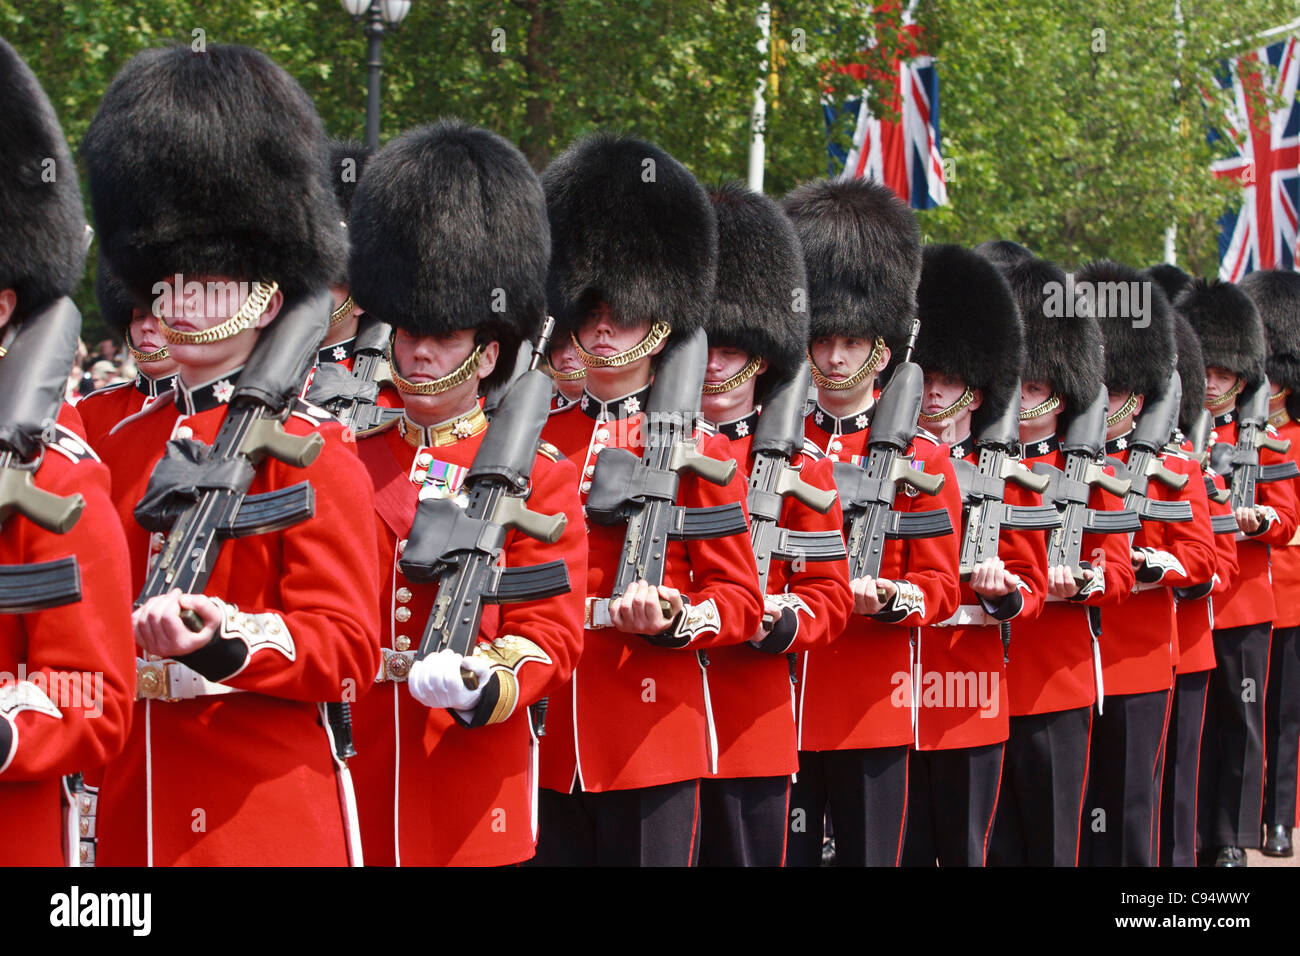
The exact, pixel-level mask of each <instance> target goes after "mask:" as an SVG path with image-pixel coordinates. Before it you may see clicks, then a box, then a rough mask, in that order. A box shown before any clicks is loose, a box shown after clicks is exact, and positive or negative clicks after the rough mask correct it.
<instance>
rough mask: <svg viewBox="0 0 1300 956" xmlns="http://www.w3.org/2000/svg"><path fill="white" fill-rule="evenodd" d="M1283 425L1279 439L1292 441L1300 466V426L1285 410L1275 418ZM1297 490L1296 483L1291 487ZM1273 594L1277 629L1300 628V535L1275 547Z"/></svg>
mask: <svg viewBox="0 0 1300 956" xmlns="http://www.w3.org/2000/svg"><path fill="white" fill-rule="evenodd" d="M1274 418H1275V420H1276V421H1278V422H1281V424H1279V425H1277V437H1278V438H1282V439H1290V441H1291V448H1290V450H1289V451H1288V452H1287V453H1286V457H1287V458H1290V459H1291V460H1292V461H1294V462H1297V463H1300V423H1297V422H1296V421H1295V420H1294V419H1292V418H1291V417H1290V416H1289V415H1287V414H1286V410H1285V409H1283V411H1282V412H1281V413H1280V415H1277V416H1274ZM1291 487H1292V489H1293V490H1294V489H1295V487H1296V486H1295V484H1294V483H1293V484H1292V486H1291ZM1272 558H1273V595H1274V598H1275V603H1276V605H1277V613H1276V614H1275V615H1274V617H1273V626H1274V627H1297V626H1300V533H1298V534H1296V535H1293V536H1292V538H1291V541H1290V543H1289V544H1287V545H1286V546H1280V545H1279V546H1278V547H1275V548H1273V554H1272Z"/></svg>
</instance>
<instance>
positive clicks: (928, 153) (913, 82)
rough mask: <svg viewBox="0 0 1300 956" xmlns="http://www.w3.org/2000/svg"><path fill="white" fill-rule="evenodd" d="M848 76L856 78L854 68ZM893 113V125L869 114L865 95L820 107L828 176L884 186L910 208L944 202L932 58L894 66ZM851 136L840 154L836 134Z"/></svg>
mask: <svg viewBox="0 0 1300 956" xmlns="http://www.w3.org/2000/svg"><path fill="white" fill-rule="evenodd" d="M849 72H852V73H855V75H856V71H855V70H853V68H852V67H849ZM893 72H894V90H893V95H892V98H891V99H892V102H891V104H890V106H891V109H892V111H893V112H894V114H895V115H897V116H898V120H897V121H892V120H883V119H881V118H880V117H878V116H875V115H873V114H872V112H871V108H870V106H869V105H868V103H867V99H866V97H865V96H862V97H858V98H855V99H851V100H846V101H845V102H843V103H841V104H839V105H838V106H836V105H835V104H832V103H826V104H823V107H822V109H823V112H824V113H825V116H826V126H827V128H828V130H829V131H830V133H831V134H832V135H831V137H830V142H829V146H828V150H829V152H830V162H829V174H830V175H831V176H834V175H836V174H837V173H838V174H839V175H840V176H842V177H843V178H845V179H857V178H866V179H870V180H874V181H875V182H879V183H884V184H885V185H886V186H888V187H889V188H890V189H892V190H893V191H894V192H895V193H896V194H897V195H898V197H899V198H901V199H904V200H906V201H907V202H908V203H909V204H910V205H911V206H912V208H913V209H931V208H933V207H934V206H943V205H946V204H947V202H948V186H947V183H946V181H945V179H944V170H943V155H942V154H941V153H940V150H939V74H938V72H937V70H936V69H935V65H934V58H933V57H930V56H916V57H913V58H911V59H909V60H898V61H897V62H896V63H895V64H894V69H893ZM849 128H852V131H853V139H852V142H853V145H852V148H850V149H847V150H846V149H844V148H843V147H842V146H840V145H839V142H838V141H837V139H838V138H839V137H837V136H836V134H837V133H841V132H847V131H848V129H849Z"/></svg>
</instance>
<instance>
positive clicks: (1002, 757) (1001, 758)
mask: <svg viewBox="0 0 1300 956" xmlns="http://www.w3.org/2000/svg"><path fill="white" fill-rule="evenodd" d="M1006 759H1007V745H1006V742H1005V741H1003V743H1002V748H1001V749H1000V750H999V751H998V788H997V791H996V792H995V793H994V794H993V808H992V810H991V812H990V813H989V825H988V826H986V827H985V828H984V852H982V853H981V854H980V866H984V865H986V864H987V863H988V860H989V837H990V836H991V835H992V833H993V821H994V820H995V819H996V818H997V815H998V798H999V797H1001V796H1002V766H1003V764H1005V763H1006Z"/></svg>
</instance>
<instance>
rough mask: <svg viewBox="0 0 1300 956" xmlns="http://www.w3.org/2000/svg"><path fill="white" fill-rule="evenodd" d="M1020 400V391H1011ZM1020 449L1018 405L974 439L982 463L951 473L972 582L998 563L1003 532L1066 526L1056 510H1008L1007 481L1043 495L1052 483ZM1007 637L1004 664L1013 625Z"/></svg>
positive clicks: (963, 573)
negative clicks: (961, 508) (987, 564)
mask: <svg viewBox="0 0 1300 956" xmlns="http://www.w3.org/2000/svg"><path fill="white" fill-rule="evenodd" d="M1010 393H1011V394H1012V395H1017V396H1018V395H1019V394H1020V389H1019V388H1018V387H1017V388H1015V389H1012V390H1010ZM1019 445H1020V409H1019V406H1018V404H1017V403H1016V402H1014V401H1011V402H1008V403H1007V407H1006V408H1005V409H1003V411H1002V413H1001V414H1000V415H999V416H998V417H997V418H995V419H991V420H989V421H988V422H986V423H985V424H984V425H983V427H981V428H980V430H979V432H978V433H977V434H976V436H975V447H976V448H977V449H979V461H978V463H977V464H974V465H972V464H971V463H970V462H968V461H966V460H965V459H960V458H959V459H954V460H953V463H952V468H953V471H954V473H956V475H957V485H958V487H959V488H960V489H961V493H962V500H963V503H964V504H965V512H966V517H965V527H964V528H963V529H962V539H961V559H960V565H959V566H960V577H961V580H963V581H969V580H970V578H971V573H972V571H973V569H974V568H975V566H976V565H977V564H979V563H980V562H981V561H986V560H988V559H989V558H994V557H997V554H998V539H999V537H1000V536H1001V534H1002V529H1003V528H1013V529H1017V530H1023V531H1051V530H1053V529H1055V528H1059V527H1060V526H1061V516H1060V513H1059V512H1057V510H1056V507H1055V506H1054V505H1050V504H1045V505H1009V504H1007V503H1006V502H1005V500H1004V499H1005V496H1006V484H1007V482H1008V481H1010V482H1012V483H1013V484H1017V485H1020V486H1021V487H1022V488H1027V489H1029V490H1030V491H1033V492H1036V493H1038V494H1040V495H1041V494H1042V493H1043V492H1044V491H1046V490H1047V487H1048V485H1049V484H1050V483H1051V479H1050V478H1048V477H1046V476H1044V475H1038V474H1035V473H1034V472H1032V471H1030V470H1029V469H1028V468H1026V467H1025V466H1024V465H1022V464H1021V463H1020V461H1019V459H1018V458H1017V457H1016V456H1017V451H1018V448H1019ZM999 628H1000V630H1001V634H1002V659H1003V661H1004V662H1006V661H1007V659H1008V658H1009V656H1010V646H1011V625H1010V623H1009V622H1007V621H1000V622H999Z"/></svg>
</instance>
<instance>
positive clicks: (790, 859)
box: [785, 746, 908, 866]
mask: <svg viewBox="0 0 1300 956" xmlns="http://www.w3.org/2000/svg"><path fill="white" fill-rule="evenodd" d="M907 758H908V748H907V747H906V746H902V747H875V748H872V749H869V750H801V751H799V774H798V779H797V780H796V781H795V782H794V784H793V786H791V788H790V823H789V828H790V835H789V840H788V844H787V850H786V858H785V862H786V866H819V865H821V858H822V832H823V828H822V820H823V818H824V816H825V813H826V810H827V809H828V808H829V810H830V815H831V820H832V823H833V825H834V827H835V864H836V866H898V859H899V854H900V852H901V850H902V844H903V827H904V824H905V823H906V821H907Z"/></svg>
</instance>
